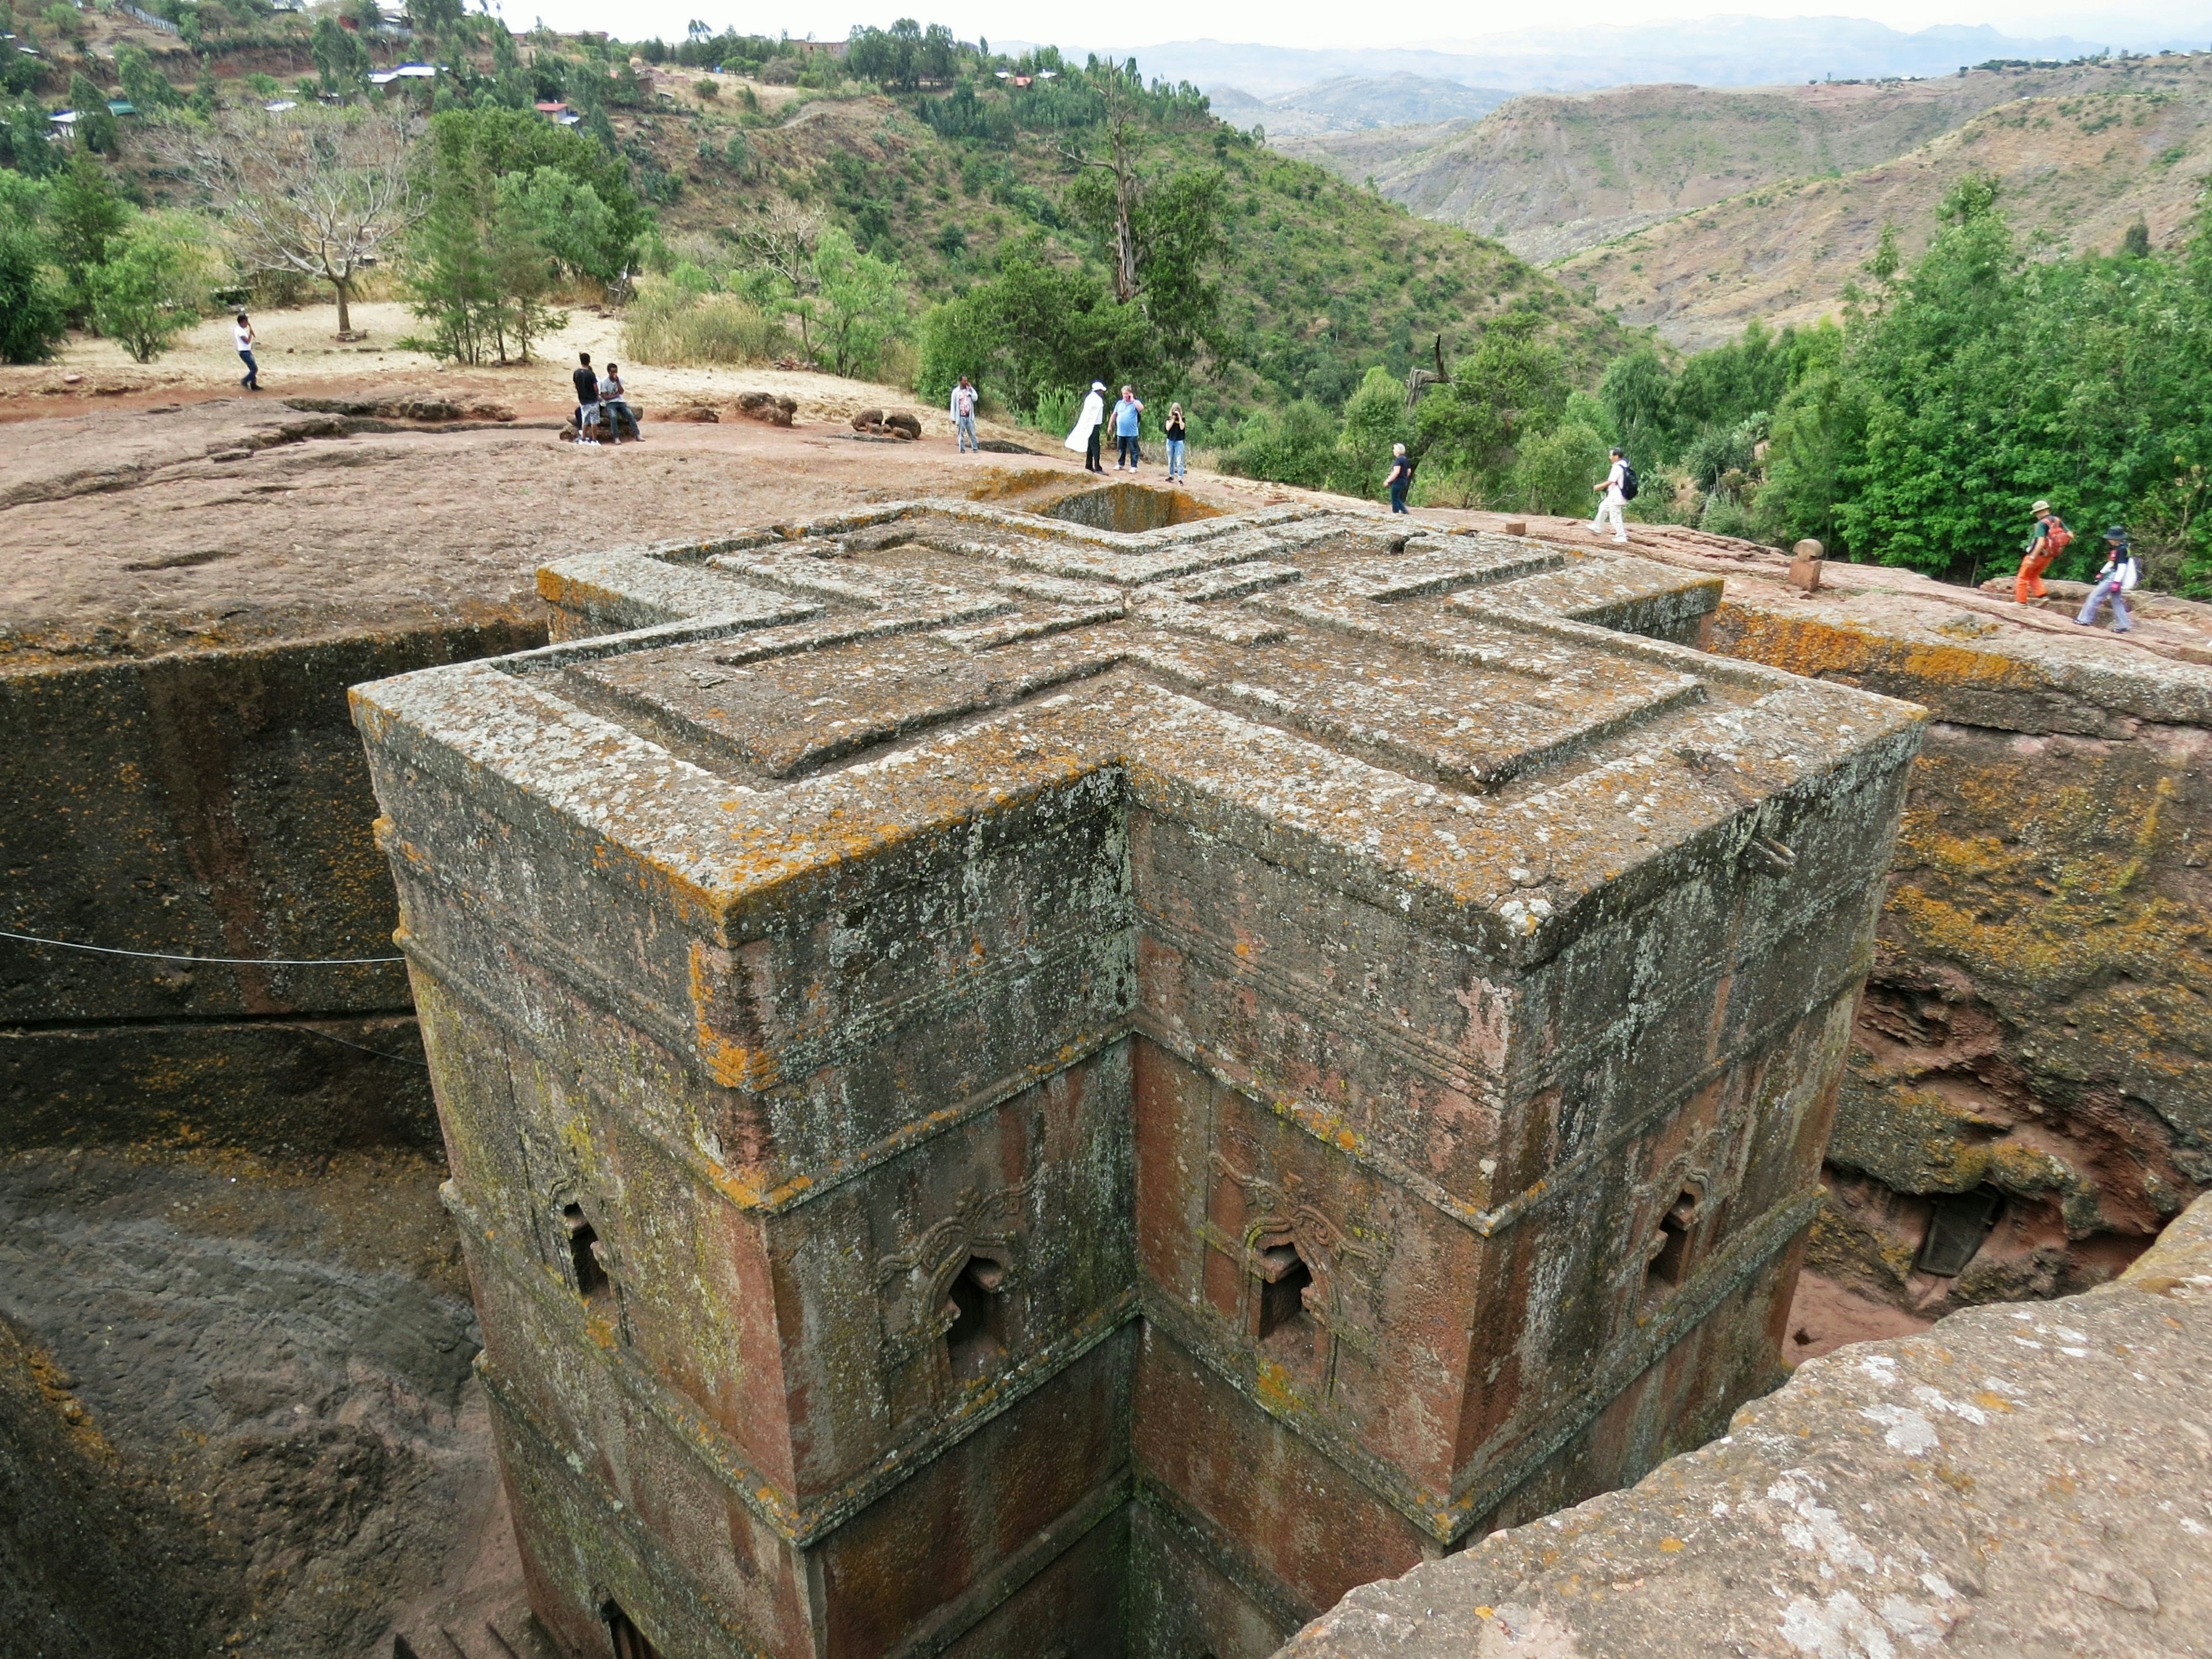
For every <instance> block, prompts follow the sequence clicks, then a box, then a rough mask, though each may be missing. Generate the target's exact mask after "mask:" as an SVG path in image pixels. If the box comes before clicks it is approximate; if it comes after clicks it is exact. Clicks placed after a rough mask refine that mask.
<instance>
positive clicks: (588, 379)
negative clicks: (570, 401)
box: [568, 351, 599, 444]
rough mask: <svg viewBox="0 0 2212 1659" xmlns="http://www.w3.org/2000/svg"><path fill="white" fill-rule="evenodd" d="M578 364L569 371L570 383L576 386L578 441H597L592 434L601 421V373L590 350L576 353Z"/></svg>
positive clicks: (582, 442) (581, 442)
mask: <svg viewBox="0 0 2212 1659" xmlns="http://www.w3.org/2000/svg"><path fill="white" fill-rule="evenodd" d="M576 364H577V366H576V367H575V368H572V369H570V370H569V371H568V383H569V384H570V385H571V386H574V387H575V388H576V441H577V442H578V443H580V444H588V443H595V442H597V440H596V439H595V438H593V437H592V436H591V433H592V431H593V429H594V428H597V427H598V426H599V371H598V370H597V369H595V368H592V354H591V353H590V352H588V351H580V352H578V353H577V354H576Z"/></svg>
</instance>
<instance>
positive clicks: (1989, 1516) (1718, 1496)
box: [1282, 1198, 2212, 1659]
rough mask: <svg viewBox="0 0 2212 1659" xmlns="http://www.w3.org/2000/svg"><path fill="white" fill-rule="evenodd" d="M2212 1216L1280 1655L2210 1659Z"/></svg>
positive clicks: (1855, 1355) (1823, 1387)
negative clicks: (2089, 1279) (2125, 1262)
mask: <svg viewBox="0 0 2212 1659" xmlns="http://www.w3.org/2000/svg"><path fill="white" fill-rule="evenodd" d="M2208 1372H2212V1198H2205V1199H2200V1200H2197V1203H2196V1205H2195V1206H2192V1207H2191V1209H2190V1210H2189V1211H2188V1212H2185V1214H2184V1215H2183V1217H2182V1218H2180V1219H2179V1220H2177V1221H2175V1222H2174V1223H2173V1224H2172V1225H2171V1226H2170V1227H2168V1228H2167V1230H2166V1233H2165V1235H2164V1236H2162V1237H2161V1238H2160V1242H2159V1243H2158V1244H2157V1245H2156V1246H2154V1248H2153V1249H2151V1250H2150V1251H2149V1252H2148V1254H2146V1255H2144V1256H2142V1259H2141V1260H2139V1261H2137V1262H2136V1265H2135V1266H2134V1267H2132V1268H2130V1269H2129V1270H2128V1272H2126V1273H2124V1274H2123V1275H2122V1276H2121V1278H2120V1279H2118V1282H2117V1283H2115V1284H2112V1285H2107V1286H2106V1287H2104V1288H2102V1289H2100V1290H2098V1291H2093V1292H2090V1293H2088V1294H2087V1295H2083V1296H2078V1297H2069V1298H2066V1299H2063V1300H2060V1301H2057V1302H2050V1303H2043V1304H2036V1305H2034V1306H2032V1307H2021V1306H2012V1307H1984V1308H1975V1309H1971V1310H1966V1311H1965V1312H1960V1313H1954V1314H1953V1315H1952V1316H1950V1317H1949V1318H1948V1319H1945V1320H1943V1321H1942V1322H1940V1323H1939V1324H1937V1325H1936V1327H1935V1328H1933V1329H1931V1330H1929V1331H1928V1332H1927V1333H1926V1334H1923V1335H1920V1336H1916V1337H1911V1338H1906V1339H1902V1340H1895V1341H1889V1342H1869V1343H1863V1344H1859V1345H1857V1346H1852V1347H1847V1348H1844V1349H1841V1350H1839V1351H1838V1352H1836V1353H1834V1354H1832V1355H1830V1356H1829V1357H1827V1358H1823V1359H1816V1360H1811V1361H1808V1363H1807V1364H1804V1365H1803V1366H1802V1367H1800V1368H1799V1370H1798V1371H1797V1374H1796V1376H1795V1377H1794V1378H1792V1379H1791V1381H1790V1383H1789V1385H1788V1386H1787V1387H1786V1388H1784V1389H1782V1391H1781V1392H1780V1393H1778V1394H1776V1395H1771V1396H1769V1397H1768V1398H1766V1399H1764V1400H1759V1401H1753V1403H1752V1404H1750V1405H1748V1406H1746V1407H1744V1408H1743V1409H1742V1410H1741V1411H1740V1412H1738V1413H1736V1417H1735V1422H1734V1423H1733V1424H1732V1425H1730V1430H1729V1435H1728V1437H1726V1438H1725V1439H1723V1440H1720V1441H1717V1442H1716V1443H1713V1444H1712V1445H1710V1446H1707V1447H1705V1448H1704V1449H1701V1450H1699V1451H1696V1452H1692V1453H1691V1454H1689V1455H1686V1456H1683V1457H1678V1458H1676V1459H1674V1461H1672V1462H1668V1463H1665V1464H1662V1466H1661V1467H1660V1468H1657V1469H1656V1470H1654V1471H1653V1472H1652V1473H1651V1474H1650V1475H1648V1476H1646V1477H1645V1478H1644V1480H1643V1481H1642V1483H1641V1484H1639V1485H1638V1486H1636V1487H1634V1488H1633V1489H1632V1490H1630V1491H1626V1492H1612V1493H1608V1494H1607V1495H1606V1496H1604V1497H1602V1498H1594V1499H1592V1500H1591V1501H1590V1502H1589V1503H1586V1504H1581V1505H1579V1506H1577V1507H1576V1508H1574V1509H1571V1510H1566V1511H1565V1512H1564V1513H1561V1514H1559V1515H1554V1516H1548V1517H1547V1518H1546V1519H1545V1520H1543V1521H1541V1522H1536V1523H1535V1524H1533V1525H1530V1526H1524V1527H1519V1528H1514V1529H1513V1530H1511V1531H1507V1532H1499V1533H1493V1534H1492V1535H1491V1536H1489V1537H1488V1538H1486V1539H1484V1540H1483V1541H1481V1542H1480V1543H1479V1544H1477V1545H1476V1546H1475V1547H1473V1548H1472V1549H1470V1550H1468V1551H1467V1552H1466V1553H1464V1554H1462V1555H1457V1556H1454V1557H1452V1558H1450V1559H1447V1560H1443V1561H1432V1562H1429V1563H1427V1564H1425V1565H1422V1566H1419V1567H1417V1568H1415V1569H1414V1570H1413V1571H1411V1572H1409V1573H1407V1575H1405V1576H1404V1577H1401V1578H1399V1579H1396V1580H1395V1581H1393V1582H1391V1583H1376V1584H1370V1585H1368V1586H1366V1587H1365V1588H1364V1589H1358V1590H1354V1591H1353V1592H1352V1594H1351V1595H1347V1596H1346V1597H1345V1599H1344V1600H1343V1601H1341V1602H1340V1604H1339V1605H1338V1606H1337V1607H1334V1608H1333V1609H1332V1610H1331V1611H1330V1612H1329V1613H1328V1614H1327V1615H1326V1616H1324V1617H1323V1618H1322V1619H1320V1620H1317V1621H1316V1622H1315V1623H1314V1624H1312V1625H1311V1626H1308V1627H1307V1628H1306V1629H1305V1630H1304V1631H1303V1632H1300V1633H1299V1635H1298V1637H1297V1639H1296V1640H1295V1641H1293V1642H1292V1643H1291V1644H1290V1645H1289V1646H1288V1647H1286V1648H1285V1649H1284V1650H1283V1656H1282V1659H1367V1656H1370V1655H1374V1656H1381V1655H1388V1656H1389V1659H1446V1656H1449V1659H1468V1656H1480V1659H1504V1656H1509V1655H1517V1656H1527V1659H1538V1656H1541V1659H1600V1656H1603V1659H1680V1656H1683V1655H1686V1654H1708V1653H1711V1654H1741V1655H1745V1656H1755V1659H1767V1656H1771V1659H1804V1656H1808V1655H1810V1656H1817V1659H1895V1656H1902V1655H1908V1654H1915V1653H1929V1654H1935V1653H1942V1654H1956V1655H1959V1656H1961V1659H1969V1656H1986V1659H2046V1656H2047V1659H2072V1656H2076V1655H2083V1654H2097V1655H2135V1654H2142V1655H2150V1654H2159V1655H2166V1654H2204V1653H2212V1389H2208V1387H2207V1386H2206V1383H2205V1380H2204V1379H2205V1377H2206V1376H2207V1374H2208Z"/></svg>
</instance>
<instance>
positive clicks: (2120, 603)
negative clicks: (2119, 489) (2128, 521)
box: [2074, 524, 2142, 634]
mask: <svg viewBox="0 0 2212 1659" xmlns="http://www.w3.org/2000/svg"><path fill="white" fill-rule="evenodd" d="M2141 575H2142V569H2141V568H2140V567H2139V566H2138V565H2137V564H2136V556H2135V550H2134V549H2132V548H2130V546H2129V545H2128V532H2127V526H2124V525H2117V524H2116V525H2114V526H2112V528H2111V529H2110V530H2107V531H2106V532H2105V568H2103V569H2102V570H2100V572H2098V573H2097V585H2096V586H2094V587H2093V588H2091V589H2090V590H2089V597H2088V598H2087V599H2084V600H2082V601H2081V615H2080V616H2078V617H2075V618H2074V620H2075V622H2077V623H2081V625H2082V626H2083V627H2084V628H2087V627H2089V626H2091V625H2092V624H2093V623H2095V622H2096V620H2097V612H2098V611H2101V610H2102V609H2104V605H2105V601H2106V600H2107V599H2110V600H2111V601H2112V632H2114V633H2115V634H2124V633H2126V632H2127V631H2128V629H2130V628H2132V627H2134V626H2135V623H2134V620H2133V619H2132V618H2131V617H2129V615H2128V602H2127V599H2126V597H2125V596H2126V595H2128V594H2130V593H2132V592H2135V588H2136V580H2138V579H2139V578H2140V577H2141Z"/></svg>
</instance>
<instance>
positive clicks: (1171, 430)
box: [1166, 404, 1187, 483]
mask: <svg viewBox="0 0 2212 1659" xmlns="http://www.w3.org/2000/svg"><path fill="white" fill-rule="evenodd" d="M1166 435H1167V441H1168V482H1169V483H1182V482H1184V480H1185V478H1186V477H1187V475H1186V474H1185V472H1184V471H1183V465H1182V457H1183V424H1182V404H1169V405H1168V423H1167V428H1166Z"/></svg>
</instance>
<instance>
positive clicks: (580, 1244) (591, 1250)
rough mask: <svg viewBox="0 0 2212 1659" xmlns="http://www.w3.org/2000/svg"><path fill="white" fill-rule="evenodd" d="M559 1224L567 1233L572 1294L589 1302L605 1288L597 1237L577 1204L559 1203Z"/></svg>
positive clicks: (605, 1280)
mask: <svg viewBox="0 0 2212 1659" xmlns="http://www.w3.org/2000/svg"><path fill="white" fill-rule="evenodd" d="M561 1225H562V1227H563V1228H565V1229H566V1230H567V1231H568V1269H569V1271H570V1272H571V1273H573V1274H574V1275H575V1279H576V1294H577V1295H579V1296H580V1297H583V1298H584V1300H585V1301H586V1302H590V1301H593V1300H595V1299H596V1298H597V1297H599V1296H601V1295H602V1294H604V1293H605V1291H606V1289H607V1270H606V1269H605V1267H602V1266H600V1265H599V1235H598V1234H597V1233H595V1232H593V1231H592V1224H591V1223H590V1222H588V1221H586V1220H585V1219H584V1209H583V1206H581V1205H580V1204H567V1205H563V1206H562V1209H561Z"/></svg>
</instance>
